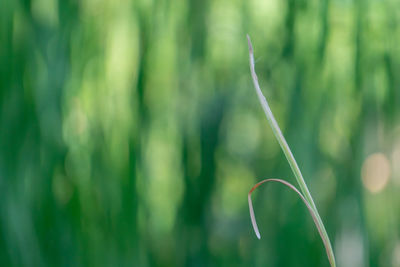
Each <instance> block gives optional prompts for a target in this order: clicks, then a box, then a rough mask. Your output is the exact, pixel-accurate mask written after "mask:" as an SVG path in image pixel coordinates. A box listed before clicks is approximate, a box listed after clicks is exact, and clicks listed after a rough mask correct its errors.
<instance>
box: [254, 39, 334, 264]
mask: <svg viewBox="0 0 400 267" xmlns="http://www.w3.org/2000/svg"><path fill="white" fill-rule="evenodd" d="M247 41H248V45H249V56H250V71H251V76H252V78H253V83H254V87H255V89H256V93H257V96H258V99H259V101H260V103H261V106H262V108H263V110H264V113H265V115H266V117H267V120H268V122H269V124H270V125H271V127H272V131H273V132H274V135H275V137H276V139H277V140H278V142H279V145H280V146H281V148H282V150H283V152H284V154H285V156H286V159H287V161H288V162H289V165H290V168H291V169H292V171H293V173H294V176H295V177H296V180H297V183H298V184H299V187H300V191H301V192H302V193H303V195H304V198H305V199H306V200H307V202H308V204H309V205H310V207H311V208H312V210H313V211H314V212H315V215H316V220H317V224H318V226H319V228H320V229H321V232H322V237H323V239H325V240H324V245H325V249H326V253H327V255H328V259H329V262H330V264H331V266H332V267H336V263H335V256H334V253H333V249H332V245H331V242H330V240H329V237H328V233H327V232H326V229H325V226H324V224H323V222H322V220H321V217H320V216H319V213H318V210H317V207H316V206H315V204H314V200H313V198H312V196H311V194H310V192H309V190H308V187H307V185H306V183H305V181H304V178H303V175H302V174H301V171H300V168H299V166H298V165H297V162H296V160H295V158H294V156H293V153H292V151H291V150H290V148H289V145H288V144H287V142H286V140H285V137H284V136H283V134H282V132H281V129H280V128H279V126H278V123H277V122H276V120H275V117H274V115H273V114H272V111H271V109H270V107H269V105H268V102H267V100H266V99H265V97H264V95H263V93H262V91H261V89H260V85H259V83H258V78H257V74H256V71H255V66H254V54H253V46H252V44H251V40H250V36H249V35H247Z"/></svg>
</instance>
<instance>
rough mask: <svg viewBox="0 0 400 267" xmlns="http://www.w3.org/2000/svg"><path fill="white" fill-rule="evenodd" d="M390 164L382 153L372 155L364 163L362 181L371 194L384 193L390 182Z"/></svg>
mask: <svg viewBox="0 0 400 267" xmlns="http://www.w3.org/2000/svg"><path fill="white" fill-rule="evenodd" d="M389 176H390V163H389V160H388V159H387V157H386V156H385V155H384V154H382V153H374V154H372V155H370V156H369V157H368V158H367V159H366V160H365V161H364V163H363V166H362V169H361V179H362V182H363V184H364V186H365V188H367V189H368V191H370V192H371V193H378V192H380V191H382V190H383V189H384V188H385V186H386V185H387V183H388V181H389Z"/></svg>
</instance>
